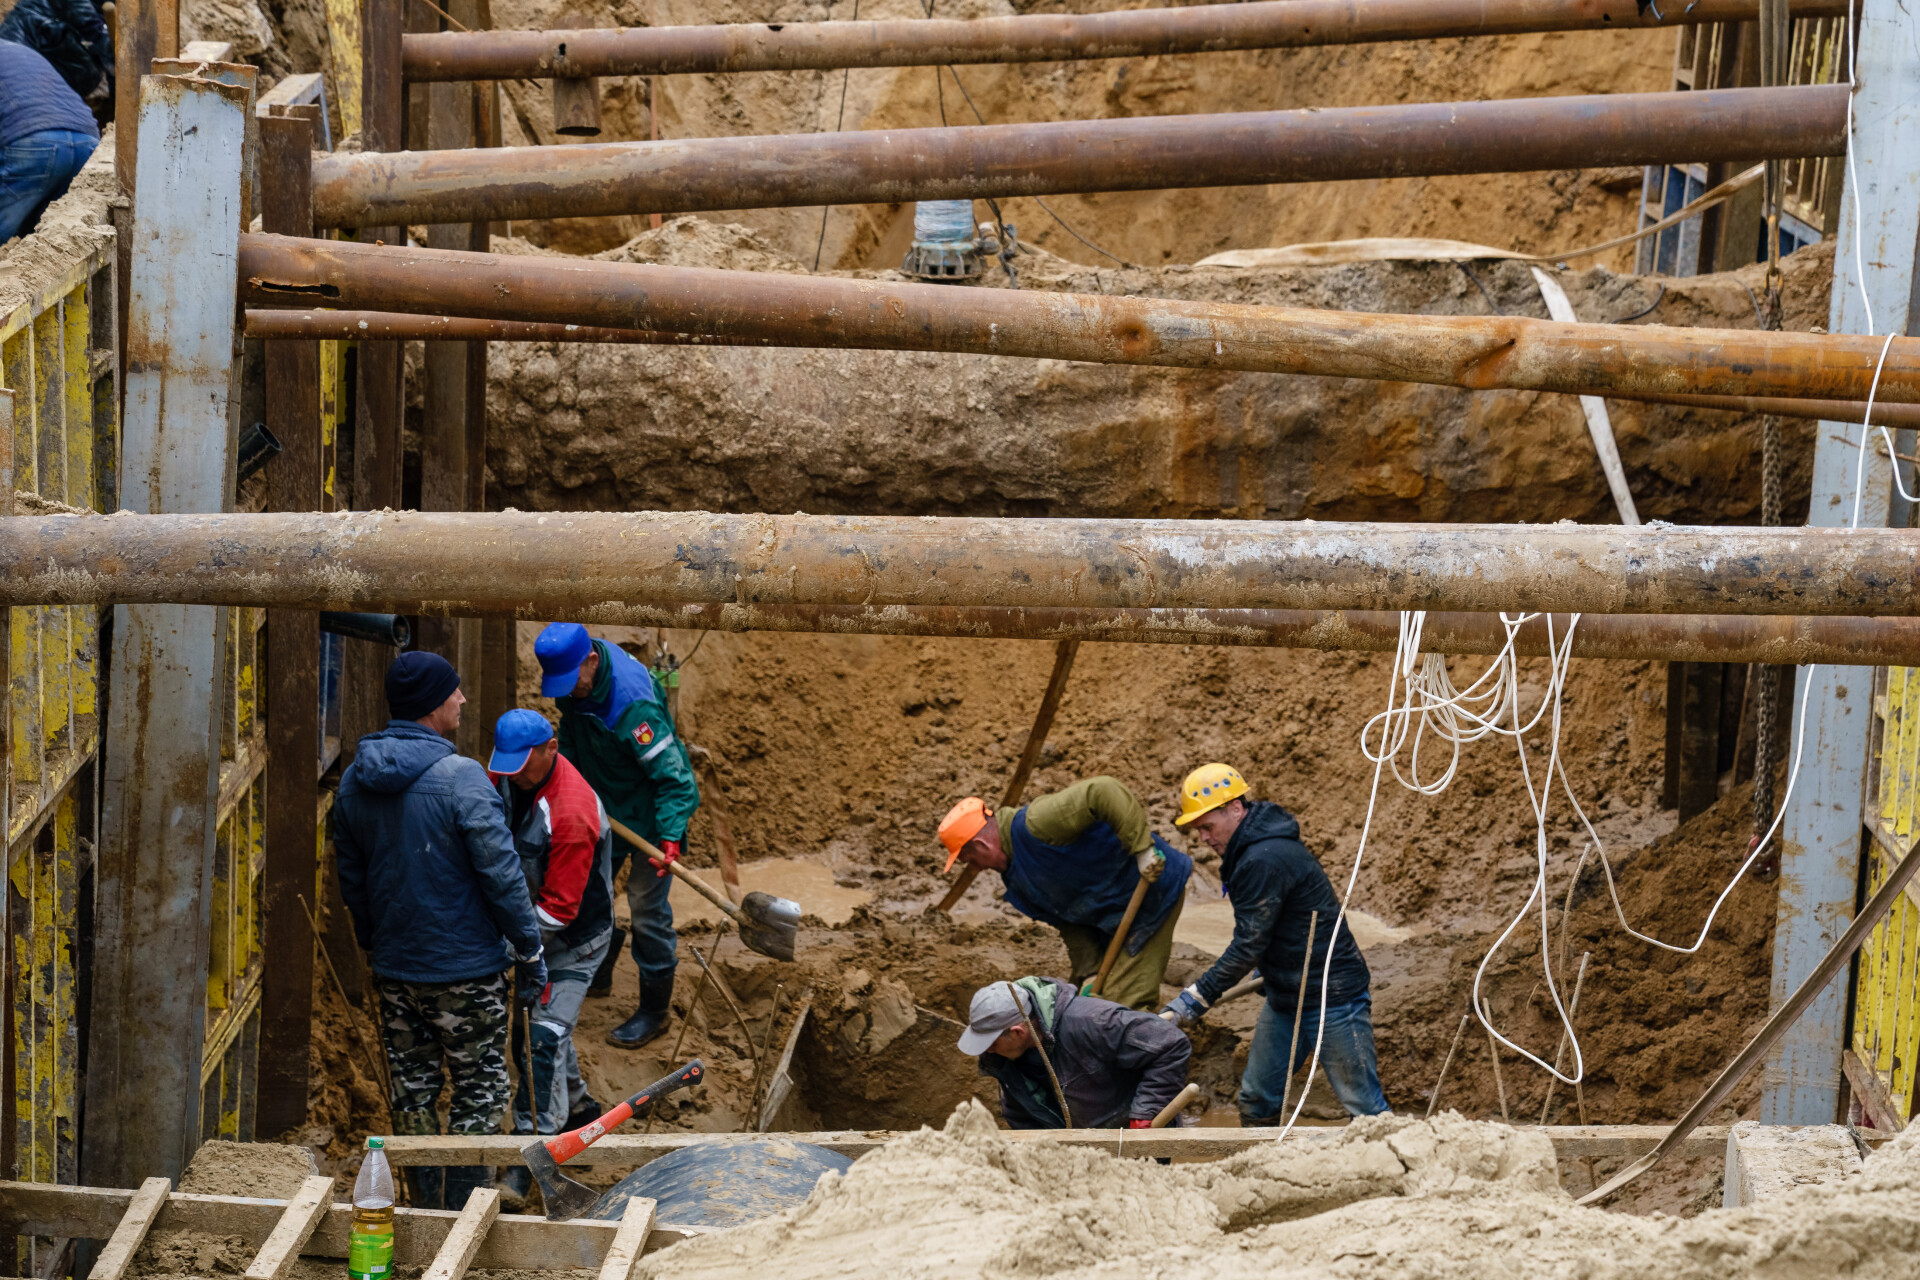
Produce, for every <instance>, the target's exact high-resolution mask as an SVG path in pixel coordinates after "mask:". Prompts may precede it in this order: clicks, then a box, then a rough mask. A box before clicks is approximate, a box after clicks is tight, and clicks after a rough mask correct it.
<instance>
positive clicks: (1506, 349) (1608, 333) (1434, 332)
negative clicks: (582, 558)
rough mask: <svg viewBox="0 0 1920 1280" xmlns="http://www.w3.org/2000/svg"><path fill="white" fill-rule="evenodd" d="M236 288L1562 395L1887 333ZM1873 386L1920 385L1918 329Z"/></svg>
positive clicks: (544, 274)
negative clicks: (1870, 334)
mask: <svg viewBox="0 0 1920 1280" xmlns="http://www.w3.org/2000/svg"><path fill="white" fill-rule="evenodd" d="M240 287H241V293H242V296H243V299H244V300H245V301H247V302H249V303H256V304H265V305H276V304H277V305H282V306H284V305H286V304H288V303H290V302H293V301H294V300H296V299H306V300H308V305H311V304H312V301H313V300H318V299H325V301H326V303H327V304H328V305H338V306H342V307H348V308H367V309H377V310H383V311H409V312H418V313H422V314H430V315H439V314H442V313H444V312H448V311H453V312H456V313H458V314H463V315H469V316H476V317H480V318H485V319H497V320H520V321H536V322H544V323H565V324H588V325H600V326H606V327H609V328H619V329H646V330H664V331H668V332H676V333H698V334H718V335H721V336H723V337H730V338H739V339H745V340H748V341H754V342H761V341H765V342H771V343H774V344H776V345H781V346H803V347H841V348H865V349H884V350H906V351H947V352H973V353H976V354H980V355H1000V356H1027V357H1033V358H1038V359H1056V360H1085V361H1092V362H1096V363H1101V364H1138V365H1162V366H1170V367H1179V368H1198V369H1237V370H1241V371H1245V372H1254V373H1292V374H1314V375H1321V376H1327V377H1344V378H1375V379H1384V380H1388V381H1394V382H1425V383H1433V384H1437V385H1441V386H1455V387H1468V388H1472V389H1476V390H1490V389H1494V388H1502V387H1505V388H1515V389H1520V390H1530V391H1557V392H1566V393H1571V394H1577V395H1611V394H1614V393H1616V392H1646V393H1661V394H1669V395H1679V394H1687V395H1775V396H1796V397H1816V398H1832V399H1845V400H1865V399H1866V398H1867V393H1868V388H1869V387H1870V386H1871V385H1873V382H1874V374H1875V369H1876V367H1878V366H1879V361H1880V353H1881V349H1882V346H1883V343H1884V340H1883V339H1876V338H1870V337H1858V336H1853V335H1847V334H1813V333H1780V332H1770V331H1767V330H1762V329H1682V328H1668V327H1666V326H1663V325H1601V324H1557V323H1555V322H1553V321H1550V320H1534V319H1531V318H1528V317H1524V316H1408V315H1383V314H1376V313H1370V312H1345V311H1318V310H1312V309H1308V308H1301V307H1265V306H1247V305H1244V304H1238V303H1224V302H1187V301H1174V300H1168V299H1157V298H1132V297H1116V296H1113V295H1107V294H1071V293H1050V292H1045V291H1042V290H1034V289H1021V290H1012V289H956V288H954V287H952V286H948V285H931V284H907V283H898V282H894V281H878V280H846V279H840V278H837V277H822V276H795V275H777V274H773V273H770V272H755V271H716V270H711V269H706V268H698V267H663V266H651V265H645V264H639V263H622V262H596V261H591V260H585V259H578V258H561V257H551V258H546V257H542V258H532V257H520V256H516V255H506V254H485V253H466V252H460V251H456V250H447V249H415V248H400V247H393V248H387V247H383V246H378V245H368V244H357V243H352V242H348V241H339V240H300V239H294V238H291V237H286V236H267V235H244V236H242V237H241V238H240ZM1875 398H1876V399H1877V400H1884V401H1888V402H1894V403H1915V402H1920V339H1914V338H1896V339H1894V340H1893V342H1892V344H1891V346H1890V347H1888V348H1887V355H1886V361H1885V366H1884V368H1883V369H1882V370H1881V372H1880V375H1879V383H1878V389H1877V393H1876V396H1875Z"/></svg>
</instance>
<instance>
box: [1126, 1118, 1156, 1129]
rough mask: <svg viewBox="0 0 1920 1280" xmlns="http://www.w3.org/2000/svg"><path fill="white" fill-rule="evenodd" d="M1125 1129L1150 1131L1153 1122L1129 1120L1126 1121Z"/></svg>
mask: <svg viewBox="0 0 1920 1280" xmlns="http://www.w3.org/2000/svg"><path fill="white" fill-rule="evenodd" d="M1127 1128H1129V1129H1151V1128H1153V1121H1151V1120H1129V1121H1127Z"/></svg>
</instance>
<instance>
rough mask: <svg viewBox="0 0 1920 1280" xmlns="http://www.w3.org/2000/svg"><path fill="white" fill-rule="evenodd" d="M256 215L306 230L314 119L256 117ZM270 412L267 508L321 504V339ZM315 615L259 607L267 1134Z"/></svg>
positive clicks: (303, 1071)
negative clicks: (276, 450)
mask: <svg viewBox="0 0 1920 1280" xmlns="http://www.w3.org/2000/svg"><path fill="white" fill-rule="evenodd" d="M260 140H261V156H260V190H261V195H262V201H261V203H262V209H261V222H262V225H263V226H264V227H265V229H267V230H269V231H278V232H281V233H283V234H285V235H293V236H310V235H312V234H313V204H312V199H311V197H310V194H309V186H308V179H309V176H310V174H311V172H312V149H313V124H312V122H311V121H309V120H307V119H303V118H301V117H300V116H295V115H285V116H270V117H268V118H266V119H264V120H262V121H260ZM266 408H267V420H268V421H269V422H271V423H273V429H274V432H275V433H276V434H277V435H278V436H279V437H280V456H279V457H277V458H275V459H274V460H273V462H272V464H271V465H270V466H269V467H268V468H267V509H268V510H269V511H318V510H320V509H321V501H320V499H321V490H320V486H321V470H320V344H319V343H318V342H275V343H270V344H269V345H268V347H267V354H266ZM319 658H320V615H318V614H317V613H314V612H312V611H311V610H299V609H273V610H269V611H268V613H267V690H266V693H267V730H266V737H267V775H266V776H267V798H266V807H267V812H266V827H267V830H266V870H265V873H264V883H263V885H262V890H263V897H264V899H265V901H264V904H263V905H264V907H265V911H266V919H265V921H264V922H263V932H264V937H263V942H262V949H263V951H264V962H263V971H262V973H261V978H260V981H261V994H260V1010H261V1018H260V1074H259V1077H258V1081H259V1085H258V1099H257V1107H258V1109H257V1111H256V1112H255V1123H256V1125H257V1126H258V1130H259V1132H261V1133H263V1134H275V1133H280V1132H282V1131H284V1130H287V1129H291V1128H294V1127H295V1126H297V1125H299V1124H301V1123H303V1122H304V1121H305V1119H306V1115H307V1051H308V1047H309V1042H310V1040H311V1038H312V1031H313V930H312V926H310V925H309V924H308V923H307V916H306V911H305V909H304V908H303V907H302V906H301V904H300V898H301V897H302V896H304V897H305V898H306V900H307V901H308V902H313V901H316V896H315V894H314V885H315V884H316V883H317V881H316V878H315V871H316V869H317V866H318V863H317V850H316V846H315V843H314V839H315V836H314V823H315V817H314V815H315V812H316V807H317V804H318V800H319V794H318V791H319V788H318V780H319V774H320V723H319V720H320V663H319Z"/></svg>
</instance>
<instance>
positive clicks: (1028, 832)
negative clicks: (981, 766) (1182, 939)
mask: <svg viewBox="0 0 1920 1280" xmlns="http://www.w3.org/2000/svg"><path fill="white" fill-rule="evenodd" d="M940 843H941V844H942V845H944V846H946V850H947V869H948V870H951V869H952V867H953V864H954V863H955V862H956V861H960V862H965V863H966V864H967V865H968V866H970V867H973V868H974V869H976V870H979V871H998V872H999V873H1000V879H1001V881H1002V882H1003V883H1004V884H1005V886H1006V890H1007V905H1008V906H1010V907H1012V908H1013V909H1014V910H1016V911H1018V912H1020V913H1021V914H1022V915H1026V916H1031V917H1033V918H1034V919H1035V920H1039V921H1042V922H1044V923H1046V924H1050V925H1052V926H1053V927H1054V928H1056V929H1058V930H1059V931H1060V939H1061V941H1063V942H1065V943H1066V945H1067V959H1068V961H1069V963H1071V965H1072V967H1073V985H1074V986H1076V987H1080V988H1083V989H1084V987H1085V985H1086V983H1087V982H1088V980H1090V979H1091V978H1092V977H1093V976H1094V975H1095V974H1097V973H1098V972H1099V971H1100V962H1101V961H1102V960H1103V959H1104V958H1105V956H1106V953H1107V947H1108V946H1109V945H1110V944H1111V942H1112V941H1113V935H1114V934H1115V933H1116V932H1117V931H1118V930H1119V928H1120V921H1121V918H1122V917H1123V916H1125V914H1126V910H1127V903H1128V902H1129V901H1131V899H1132V898H1133V890H1134V886H1136V885H1138V884H1139V883H1140V882H1141V881H1142V880H1145V881H1146V882H1147V884H1148V888H1147V894H1146V897H1145V898H1143V899H1142V900H1141V903H1140V911H1139V913H1138V914H1137V915H1136V916H1135V917H1134V920H1133V924H1132V925H1131V926H1130V927H1129V928H1128V929H1127V937H1126V941H1125V943H1124V944H1123V945H1122V946H1121V948H1120V954H1119V956H1118V957H1117V958H1116V959H1115V960H1114V965H1113V969H1112V971H1111V972H1109V973H1108V974H1107V981H1106V985H1105V986H1104V987H1103V988H1102V989H1101V991H1100V995H1101V996H1102V997H1103V998H1104V999H1107V1000H1111V1001H1112V1002H1113V1003H1115V1004H1121V1005H1126V1006H1127V1007H1129V1008H1132V1009H1144V1010H1146V1011H1148V1012H1152V1011H1153V1010H1154V1009H1156V1008H1158V1007H1159V1005H1160V982H1161V979H1163V978H1164V977H1165V976H1166V972H1167V961H1168V960H1169V959H1170V958H1172V955H1173V929H1174V925H1175V923H1176V922H1177V921H1178V920H1179V919H1180V907H1181V904H1182V903H1183V902H1184V901H1185V900H1186V889H1187V877H1188V876H1190V875H1192V874H1193V859H1191V858H1189V857H1188V856H1187V855H1186V854H1184V853H1182V852H1181V851H1180V850H1178V849H1176V848H1174V847H1173V846H1172V845H1170V844H1168V843H1167V842H1166V841H1164V840H1162V839H1161V838H1160V837H1159V836H1157V835H1154V834H1153V833H1152V832H1150V831H1149V830H1147V809H1146V806H1145V805H1143V804H1141V803H1140V797H1138V796H1136V795H1134V794H1133V792H1131V791H1129V790H1127V788H1126V786H1125V785H1124V784H1123V783H1121V781H1120V780H1119V779H1118V778H1107V777H1099V778H1086V779H1083V780H1082V781H1080V782H1076V783H1074V784H1073V785H1072V786H1070V787H1068V788H1066V789H1065V790H1064V791H1056V792H1054V793H1053V794H1052V795H1048V796H1041V797H1040V798H1039V799H1038V800H1035V801H1034V802H1033V803H1032V804H1029V805H1026V806H1025V807H1023V808H1021V809H1018V810H1015V811H1012V812H1009V811H1007V810H1005V809H1002V810H1001V811H1000V812H998V813H995V812H993V811H992V810H990V809H988V808H987V805H986V801H984V800H982V799H981V798H980V797H978V796H968V797H967V798H966V799H965V800H962V801H961V802H960V803H959V804H956V805H955V806H953V808H952V809H951V810H950V811H949V812H948V813H947V816H946V818H945V819H944V820H942V821H941V823H940Z"/></svg>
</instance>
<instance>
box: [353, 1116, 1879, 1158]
mask: <svg viewBox="0 0 1920 1280" xmlns="http://www.w3.org/2000/svg"><path fill="white" fill-rule="evenodd" d="M1514 1127H1515V1128H1517V1129H1537V1130H1538V1131H1539V1132H1541V1133H1544V1134H1546V1135H1547V1137H1548V1138H1550V1139H1551V1140H1552V1141H1553V1145H1554V1150H1555V1152H1556V1153H1557V1154H1558V1155H1559V1157H1560V1158H1561V1159H1563V1160H1565V1159H1580V1158H1584V1157H1587V1156H1593V1157H1596V1158H1601V1159H1606V1158H1621V1157H1627V1156H1637V1155H1640V1154H1641V1153H1643V1152H1645V1151H1648V1150H1650V1149H1651V1148H1652V1147H1653V1145H1654V1144H1655V1143H1657V1142H1658V1141H1660V1139H1661V1138H1662V1137H1663V1136H1664V1135H1665V1134H1666V1132H1667V1126H1665V1125H1657V1124H1617V1125H1606V1124H1601V1125H1515V1126H1514ZM1340 1132H1341V1131H1340V1130H1339V1129H1331V1128H1330V1129H1295V1130H1294V1131H1293V1134H1292V1135H1291V1136H1290V1137H1289V1138H1288V1139H1287V1141H1288V1142H1300V1143H1305V1144H1313V1143H1321V1142H1331V1141H1335V1140H1337V1138H1338V1135H1339V1134H1340ZM899 1136H901V1135H900V1134H898V1133H895V1132H892V1131H890V1130H885V1129H868V1130H860V1129H842V1130H832V1131H827V1132H821V1133H770V1134H753V1133H653V1134H644V1133H631V1134H629V1133H615V1134H608V1135H607V1136H606V1137H604V1138H602V1139H600V1140H599V1141H598V1142H596V1143H594V1144H593V1145H592V1146H591V1147H588V1148H587V1149H586V1150H585V1151H583V1152H581V1153H580V1154H579V1155H577V1156H575V1157H573V1159H572V1160H570V1161H568V1163H569V1164H578V1165H598V1166H608V1165H613V1166H620V1167H638V1166H640V1165H644V1164H647V1163H649V1162H651V1161H654V1160H658V1159H659V1158H660V1157H662V1156H666V1155H671V1154H673V1153H674V1152H676V1151H679V1150H682V1149H684V1148H686V1147H691V1146H698V1145H702V1144H708V1143H727V1142H734V1143H739V1142H759V1141H764V1140H765V1139H766V1138H769V1137H780V1138H787V1139H790V1140H792V1141H794V1142H805V1143H810V1144H813V1145H815V1146H821V1147H825V1148H826V1149H827V1150H829V1151H837V1152H839V1153H841V1154H842V1155H847V1156H853V1157H855V1158H858V1157H860V1156H863V1155H865V1154H866V1153H867V1152H869V1151H874V1150H878V1149H879V1148H880V1147H883V1146H885V1145H886V1144H887V1143H888V1142H891V1141H892V1140H893V1139H894V1138H897V1137H899ZM1000 1136H1001V1137H1002V1138H1005V1139H1006V1140H1007V1141H1009V1142H1061V1143H1065V1144H1067V1145H1068V1146H1078V1147H1093V1148H1098V1149H1100V1150H1105V1151H1113V1152H1116V1153H1117V1152H1118V1150H1119V1146H1120V1131H1118V1130H1115V1129H1055V1130H1016V1131H1009V1132H1006V1133H1002V1134H1001V1135H1000ZM1881 1136H1883V1135H1880V1134H1878V1133H1875V1132H1868V1133H1866V1135H1865V1137H1866V1138H1867V1140H1868V1141H1869V1142H1871V1141H1874V1140H1876V1139H1878V1138H1879V1137H1881ZM1271 1141H1273V1130H1271V1129H1154V1130H1134V1131H1132V1132H1129V1133H1128V1134H1127V1135H1126V1154H1127V1155H1129V1156H1136V1155H1137V1156H1141V1157H1146V1156H1160V1157H1164V1156H1180V1157H1183V1158H1189V1159H1201V1160H1218V1159H1222V1158H1224V1157H1226V1156H1230V1155H1233V1154H1234V1153H1236V1152H1239V1151H1244V1150H1246V1149H1247V1148H1248V1147H1251V1146H1254V1145H1256V1144H1258V1143H1262V1142H1271ZM386 1143H387V1159H388V1160H389V1161H391V1162H392V1163H393V1164H395V1165H418V1164H429V1165H431V1164H494V1165H505V1164H520V1163H523V1162H522V1160H521V1158H520V1150H519V1146H518V1145H517V1143H516V1139H515V1138H514V1137H513V1136H512V1135H511V1134H500V1135H498V1136H495V1135H491V1134H489V1135H484V1136H464V1135H452V1136H439V1137H432V1136H426V1137H405V1136H399V1135H396V1136H394V1137H390V1138H388V1139H387V1140H386ZM1726 1146H1727V1126H1725V1125H1702V1126H1701V1127H1700V1128H1698V1129H1696V1130H1695V1131H1694V1132H1693V1134H1692V1135H1690V1136H1689V1137H1688V1138H1687V1140H1686V1142H1685V1143H1683V1144H1682V1146H1681V1148H1680V1154H1682V1155H1684V1156H1688V1157H1693V1156H1712V1155H1722V1154H1724V1153H1725V1152H1726Z"/></svg>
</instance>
